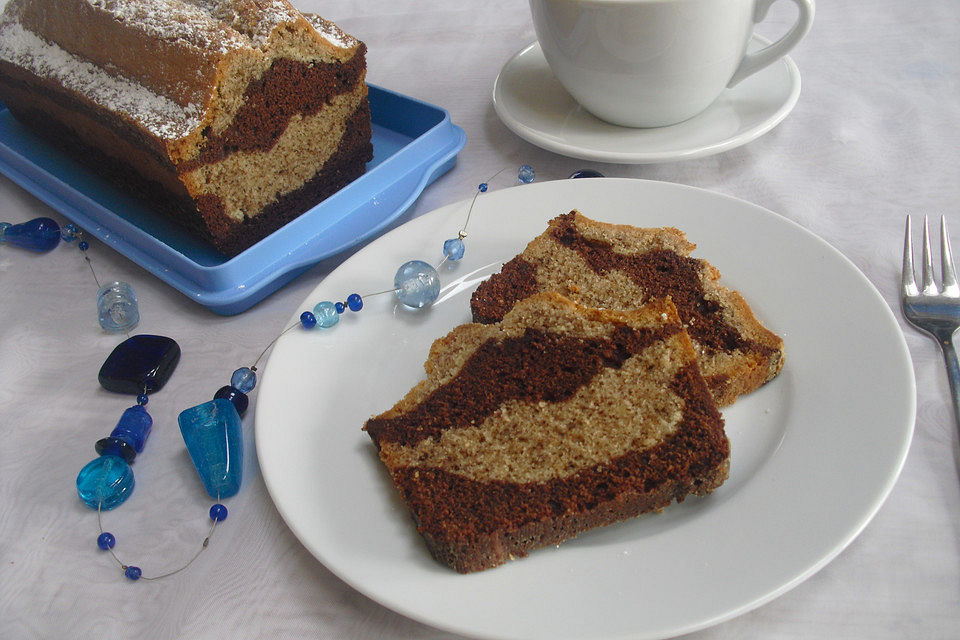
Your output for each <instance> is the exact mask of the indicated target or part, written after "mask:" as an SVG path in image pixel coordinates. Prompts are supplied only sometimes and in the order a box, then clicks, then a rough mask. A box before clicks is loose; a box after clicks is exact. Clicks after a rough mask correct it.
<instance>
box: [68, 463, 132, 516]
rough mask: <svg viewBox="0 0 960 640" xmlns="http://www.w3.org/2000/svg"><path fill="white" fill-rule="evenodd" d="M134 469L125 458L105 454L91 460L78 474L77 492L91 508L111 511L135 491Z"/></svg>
mask: <svg viewBox="0 0 960 640" xmlns="http://www.w3.org/2000/svg"><path fill="white" fill-rule="evenodd" d="M133 486H134V480H133V471H132V470H131V469H130V465H129V464H127V463H126V461H125V460H124V459H123V458H119V457H117V456H112V455H103V456H100V457H99V458H96V459H94V460H91V461H90V462H88V463H87V464H86V465H84V467H83V469H81V470H80V473H79V474H78V475H77V493H78V494H79V496H80V500H81V501H83V503H84V504H85V505H87V506H88V507H90V508H91V509H96V508H97V507H99V508H100V509H102V510H104V511H109V510H110V509H113V508H114V507H116V506H119V505H121V504H123V502H124V501H125V500H126V499H127V498H129V497H130V494H131V493H133Z"/></svg>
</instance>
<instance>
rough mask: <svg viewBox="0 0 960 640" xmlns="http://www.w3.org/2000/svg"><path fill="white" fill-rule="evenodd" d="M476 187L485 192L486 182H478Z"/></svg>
mask: <svg viewBox="0 0 960 640" xmlns="http://www.w3.org/2000/svg"><path fill="white" fill-rule="evenodd" d="M477 189H480V193H486V192H487V189H488V187H487V183H486V182H481V183H480V186H478V187H477Z"/></svg>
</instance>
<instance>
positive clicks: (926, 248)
mask: <svg viewBox="0 0 960 640" xmlns="http://www.w3.org/2000/svg"><path fill="white" fill-rule="evenodd" d="M911 235H912V234H911V230H910V216H907V230H906V237H905V238H904V240H903V278H902V281H901V290H900V306H901V308H902V309H903V315H904V317H905V318H906V319H907V321H908V322H910V324H912V325H913V326H915V327H916V328H918V329H920V330H921V331H924V332H926V333H928V334H930V335H931V336H933V338H934V340H936V341H937V344H939V345H940V349H941V350H942V351H943V358H944V361H945V362H946V365H947V379H948V380H949V382H950V393H951V395H952V396H953V411H954V418H955V419H956V421H957V426H958V428H960V363H958V361H957V351H956V349H954V346H953V334H954V333H955V332H956V330H957V327H960V286H957V272H956V271H955V269H954V267H953V252H952V251H951V250H950V237H949V235H947V221H946V218H943V217H941V218H940V282H941V284H940V286H937V283H936V282H935V281H934V277H933V258H932V257H931V255H930V233H929V230H928V227H927V217H926V216H924V217H923V258H922V260H923V268H922V272H921V279H922V283H921V285H920V288H918V287H917V282H916V279H915V278H914V272H913V243H912V242H911V240H910V236H911Z"/></svg>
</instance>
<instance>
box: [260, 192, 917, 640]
mask: <svg viewBox="0 0 960 640" xmlns="http://www.w3.org/2000/svg"><path fill="white" fill-rule="evenodd" d="M558 182H566V181H558ZM577 182H580V181H577ZM604 182H606V183H607V184H613V183H630V184H631V185H634V186H636V185H647V186H646V187H644V186H639V187H637V188H639V189H644V188H649V187H650V186H651V185H656V187H655V188H656V189H666V190H667V191H671V190H677V191H678V192H681V191H687V192H696V193H698V194H700V196H704V197H708V198H721V199H726V200H729V201H733V202H734V203H736V205H737V206H747V207H750V208H752V209H755V210H757V211H760V212H763V215H769V216H773V217H775V218H776V219H777V220H778V221H780V222H782V223H785V224H786V227H787V228H789V229H790V230H791V233H796V232H799V233H801V234H803V235H804V236H806V237H807V238H808V240H812V241H814V242H816V243H818V244H819V245H820V246H822V247H823V248H824V250H826V251H828V252H829V253H830V254H831V255H832V256H833V257H834V258H836V259H839V260H840V262H841V264H843V265H844V267H845V268H846V269H847V270H848V271H850V273H852V274H856V276H857V277H858V278H859V280H860V282H861V284H862V285H863V286H864V291H865V292H866V293H867V294H869V295H870V297H871V298H872V299H873V300H874V302H879V303H881V304H882V308H883V309H886V314H887V317H886V320H887V321H888V323H889V322H892V326H895V327H896V329H897V330H896V335H897V336H898V338H899V339H898V340H897V341H896V347H897V348H896V349H895V350H896V351H897V354H898V355H899V356H900V357H901V358H902V359H903V362H904V363H905V364H907V365H909V364H910V362H911V360H910V355H909V350H908V348H907V345H906V340H905V338H904V336H903V333H902V331H901V330H900V328H899V324H898V323H897V322H896V318H895V316H894V314H893V312H892V310H891V309H890V308H889V306H888V305H887V304H886V303H885V301H884V300H883V298H882V296H881V295H880V293H879V291H878V290H877V288H876V287H875V286H874V285H873V284H872V283H871V282H870V280H869V279H868V278H867V277H866V276H865V275H864V274H863V272H862V271H860V269H859V268H858V267H857V266H856V265H855V264H854V263H853V262H852V261H851V260H850V259H849V258H847V257H846V256H844V255H843V254H842V253H841V252H839V251H838V250H837V249H835V248H834V247H832V246H831V245H830V244H829V243H827V242H826V241H825V240H823V239H822V238H820V237H818V236H816V235H815V234H813V233H812V232H810V231H809V230H807V229H805V228H803V227H802V226H800V225H799V224H797V223H796V222H793V221H792V220H789V219H787V218H784V217H782V216H779V215H778V214H776V213H774V212H772V211H770V210H768V209H766V208H764V207H761V206H759V205H756V204H753V203H750V202H747V201H745V200H742V199H739V198H736V197H734V196H730V195H727V194H721V193H717V192H713V191H708V190H705V189H701V188H698V187H691V186H687V185H681V184H677V183H670V182H661V181H650V180H638V179H627V178H604V179H600V180H596V179H594V180H591V181H590V183H595V184H600V183H604ZM543 184H552V183H540V185H537V187H538V188H539V187H542V186H543ZM521 188H524V189H530V186H525V187H514V188H513V189H521ZM628 188H631V187H628ZM504 191H511V190H509V189H508V190H504ZM466 202H467V200H464V201H461V202H458V203H454V204H451V205H446V206H444V207H439V208H438V209H435V210H434V211H431V212H428V213H426V214H424V215H423V216H420V217H418V218H416V219H414V220H411V221H409V222H408V223H406V224H405V225H402V226H401V227H398V228H397V229H395V230H393V231H391V232H390V233H388V234H386V235H385V236H383V237H381V238H379V239H377V240H376V241H375V242H374V243H371V245H368V246H367V247H365V248H364V249H363V250H362V251H361V252H358V254H357V255H355V256H353V257H351V258H350V259H349V260H348V261H347V262H345V263H344V264H343V265H341V266H340V267H338V269H337V271H340V270H342V271H347V270H349V269H350V268H351V263H353V261H355V260H357V261H359V260H363V259H364V257H365V256H364V254H365V253H366V252H374V251H377V250H378V249H379V248H380V246H383V245H386V244H389V243H390V242H391V239H390V238H391V236H393V237H396V236H399V235H401V234H402V233H403V232H401V229H404V228H405V227H408V225H415V224H419V225H423V224H428V222H427V220H429V219H430V217H431V216H439V215H442V213H441V212H447V211H449V210H450V209H451V208H455V207H461V206H463V205H464V203H466ZM420 218H426V219H427V220H424V221H421V222H420V223H417V221H418V220H420ZM378 245H379V246H378ZM505 257H506V258H507V259H509V257H511V256H505ZM331 275H332V274H331ZM328 277H329V276H328ZM325 280H326V279H324V282H325ZM324 282H320V283H318V285H317V289H319V288H320V287H322V286H324ZM313 298H316V290H315V291H314V292H311V294H310V295H308V296H307V298H306V301H309V300H311V299H313ZM300 306H301V307H302V306H303V303H301V305H300ZM297 315H298V313H297V312H294V314H293V316H292V317H291V322H296V319H297ZM436 337H439V336H433V338H436ZM273 355H274V354H273V353H271V357H270V360H268V362H267V364H266V366H265V368H264V377H263V380H262V382H261V389H260V393H261V400H258V406H257V412H256V425H257V426H256V446H257V451H258V455H259V458H260V461H261V475H262V476H263V478H264V482H265V484H266V485H267V489H268V493H269V495H270V497H271V499H272V500H273V501H274V504H275V505H276V507H277V509H278V512H279V513H280V514H281V517H282V518H283V519H284V522H285V523H286V524H287V526H288V527H289V528H290V529H291V531H292V532H293V533H294V535H295V536H296V537H297V538H298V540H300V542H301V543H302V544H303V545H304V546H305V547H306V548H307V550H308V551H309V552H310V553H311V554H312V555H314V557H315V558H317V559H318V560H319V561H320V562H321V563H322V564H324V566H326V567H327V568H328V569H329V570H330V571H331V572H332V573H333V574H334V575H336V576H337V577H338V578H339V579H341V580H343V581H344V582H345V583H346V584H348V585H350V586H351V587H352V588H354V589H356V590H357V591H359V592H361V593H363V594H365V595H366V596H368V597H370V598H371V599H373V600H375V601H376V602H378V603H380V604H382V605H383V606H386V607H388V608H390V609H392V610H394V611H396V612H398V613H400V614H402V615H405V616H407V617H409V618H411V619H414V620H418V621H420V622H423V623H425V624H428V625H430V626H432V627H434V628H438V629H443V630H447V631H452V632H456V633H461V634H467V635H469V636H472V637H481V638H513V637H517V638H519V637H528V636H521V635H509V634H500V633H498V634H491V633H485V632H482V631H479V632H478V630H476V629H471V628H465V627H464V626H462V625H458V624H455V623H450V622H449V621H445V620H443V619H438V618H436V617H435V616H431V615H429V614H426V613H424V612H423V611H421V610H414V609H411V608H410V607H407V606H404V605H403V604H400V603H398V602H396V601H395V600H394V601H391V600H390V599H389V598H383V597H382V596H381V595H379V594H377V593H376V592H375V590H371V589H370V588H369V585H365V584H363V583H362V581H361V582H359V583H358V581H356V580H354V579H353V577H352V576H351V575H350V574H349V573H348V572H344V571H342V567H340V566H338V564H337V563H336V562H331V561H330V559H329V554H327V553H325V552H324V551H323V550H321V549H318V548H316V545H315V544H312V543H311V542H310V541H307V540H304V539H303V536H302V535H301V533H300V532H298V528H297V527H296V526H295V525H294V524H293V523H291V522H290V520H289V517H290V515H289V513H288V511H287V510H286V509H285V508H284V506H283V505H282V504H281V502H283V500H282V498H280V499H278V496H277V495H276V492H277V485H276V484H275V479H274V477H273V470H268V469H267V468H265V466H264V464H263V461H264V460H267V459H269V457H270V456H269V455H267V456H264V455H263V453H264V451H263V449H262V447H263V446H264V443H265V442H266V440H265V439H266V437H267V434H266V433H265V431H264V429H265V428H266V426H265V425H266V423H267V422H269V419H268V418H267V417H265V416H264V415H262V411H261V409H262V407H264V406H265V405H266V404H267V403H266V402H264V401H263V398H264V396H266V395H268V394H270V393H272V388H271V387H270V386H269V380H270V379H271V378H270V372H271V364H273V363H272V360H273ZM902 373H904V374H905V375H906V377H907V379H908V381H909V385H908V386H909V388H908V389H907V390H906V391H905V393H904V399H905V401H906V405H905V407H904V409H905V414H906V415H908V416H910V418H909V419H908V421H907V424H906V425H904V427H902V428H898V429H897V431H896V433H898V434H899V435H900V439H899V440H898V442H899V447H898V448H897V451H896V455H895V460H894V461H893V468H892V472H891V473H890V474H889V475H887V476H886V478H885V480H886V481H885V482H884V483H883V485H882V486H881V487H879V488H878V490H877V491H876V492H875V493H874V495H873V499H872V500H871V501H870V503H869V504H867V505H865V506H864V509H863V517H862V518H861V519H860V521H858V522H857V523H856V524H855V526H851V527H848V528H847V530H846V533H845V535H843V536H840V537H839V538H838V539H836V540H835V542H834V544H833V546H832V548H831V549H830V550H829V551H828V552H827V553H825V554H823V555H822V556H821V557H820V558H819V559H818V560H817V561H816V562H814V563H812V564H809V565H806V566H805V567H804V568H803V569H802V571H799V572H798V573H796V574H795V575H794V577H793V578H792V579H790V580H788V581H786V582H784V583H783V584H781V585H780V586H779V587H777V588H776V589H773V590H771V591H769V592H767V593H765V594H763V595H762V596H761V597H759V598H754V599H752V600H750V601H747V602H743V603H742V604H741V605H740V606H738V607H735V608H732V609H729V610H727V611H725V612H724V613H723V614H721V615H716V616H713V617H711V618H709V619H701V620H698V621H696V622H695V623H691V624H689V625H687V626H682V627H675V628H671V629H669V630H668V633H666V634H665V633H664V632H663V630H655V631H651V632H649V633H646V634H645V633H644V632H642V631H641V632H633V633H631V636H630V637H643V638H664V637H668V636H670V635H676V634H684V633H690V632H693V631H696V630H699V629H703V628H707V627H710V626H713V625H715V624H719V623H721V622H724V621H726V620H729V619H731V618H734V617H736V616H739V615H742V614H744V613H746V612H748V611H751V610H753V609H756V608H757V607H759V606H762V605H763V604H766V603H767V602H769V601H771V600H773V599H775V598H777V597H779V596H781V595H783V594H784V593H786V592H787V591H789V590H791V589H792V588H794V587H795V586H797V585H798V584H800V583H802V582H803V581H805V580H806V579H808V578H809V577H810V576H812V575H814V574H815V573H816V572H817V571H819V570H820V569H822V568H823V567H824V566H825V565H827V564H828V563H829V562H830V561H832V560H833V559H834V558H835V557H836V556H837V555H838V554H839V553H841V552H842V551H843V550H844V549H845V548H846V547H847V546H848V545H849V544H850V543H851V542H852V541H853V540H854V539H855V538H856V537H857V536H858V535H859V534H860V533H861V532H862V531H863V529H864V528H865V527H866V526H867V525H868V524H869V523H870V521H871V520H872V519H873V517H874V516H875V515H876V513H877V512H878V511H879V509H880V508H881V507H882V505H883V504H884V502H885V501H886V499H887V497H888V496H889V494H890V492H891V491H892V489H893V487H894V486H895V484H896V482H897V480H898V478H899V476H900V474H901V472H902V469H903V466H904V464H905V461H906V457H907V454H908V452H909V448H910V444H911V442H912V436H913V431H914V425H915V418H916V392H915V389H916V382H915V376H914V372H913V368H912V366H907V367H906V368H904V369H903V371H902ZM521 562H523V561H521ZM611 637H620V636H611Z"/></svg>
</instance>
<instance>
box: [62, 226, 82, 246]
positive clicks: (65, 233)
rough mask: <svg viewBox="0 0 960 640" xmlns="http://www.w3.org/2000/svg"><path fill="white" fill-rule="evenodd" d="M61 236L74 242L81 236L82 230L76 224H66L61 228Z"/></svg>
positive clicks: (67, 240)
mask: <svg viewBox="0 0 960 640" xmlns="http://www.w3.org/2000/svg"><path fill="white" fill-rule="evenodd" d="M60 237H61V238H62V239H63V241H64V242H73V241H74V240H76V239H77V238H79V237H80V230H79V229H77V225H75V224H72V223H70V224H65V225H63V228H62V229H60Z"/></svg>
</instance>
